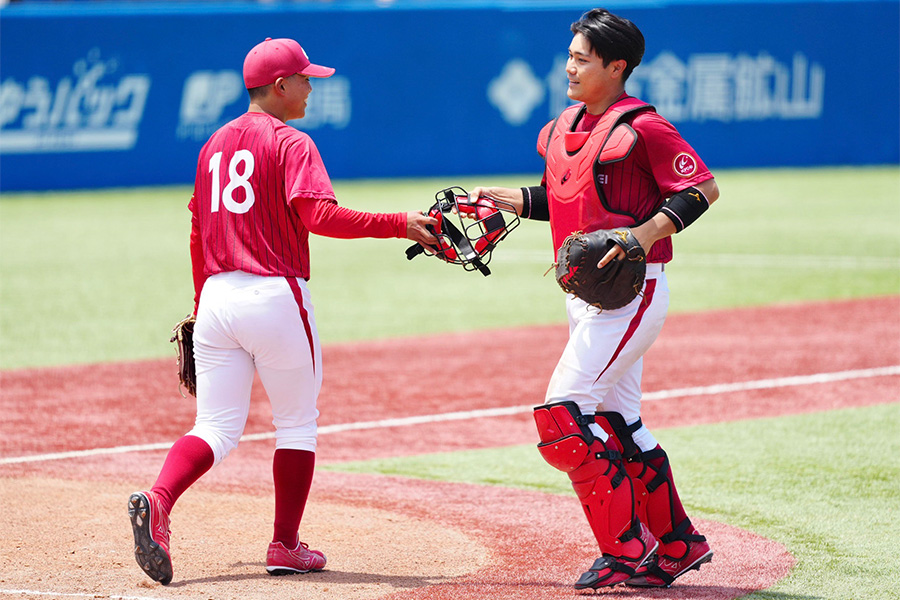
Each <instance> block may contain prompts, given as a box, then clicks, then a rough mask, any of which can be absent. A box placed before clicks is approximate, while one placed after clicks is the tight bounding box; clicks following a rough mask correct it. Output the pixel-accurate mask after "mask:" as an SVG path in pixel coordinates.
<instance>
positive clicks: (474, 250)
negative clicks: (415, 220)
mask: <svg viewBox="0 0 900 600" xmlns="http://www.w3.org/2000/svg"><path fill="white" fill-rule="evenodd" d="M435 200H436V201H435V203H434V204H433V205H432V207H431V208H430V209H429V210H428V216H429V217H433V218H435V219H437V222H438V224H437V227H436V228H435V227H432V226H430V225H429V226H428V230H429V231H430V232H431V233H433V234H434V236H435V237H436V238H437V243H436V244H429V247H428V249H425V248H423V247H422V246H420V245H419V244H416V245H414V246H410V247H409V248H408V249H407V250H406V258H407V259H409V260H412V259H413V258H415V257H416V256H418V255H419V254H422V253H426V254H430V255H433V256H437V257H438V258H440V259H441V260H443V261H446V262H448V263H452V264H455V265H462V266H463V268H464V269H465V270H466V271H474V270H475V269H478V270H479V271H481V273H482V274H483V275H484V276H485V277H487V276H488V275H490V274H491V270H490V269H488V267H487V264H488V263H489V262H490V260H491V252H492V251H493V250H494V248H495V247H496V246H497V244H498V243H500V240H502V239H503V238H505V237H506V236H507V234H508V233H509V232H510V231H512V230H513V229H515V228H516V226H518V224H519V215H517V214H516V209H515V208H514V207H513V205H512V204H510V203H508V202H503V201H502V200H496V199H494V198H490V197H488V196H480V197H479V198H478V199H477V200H475V201H470V200H469V194H468V193H467V192H466V190H464V189H462V188H461V187H450V188H447V189H444V190H441V191H439V192H438V193H437V194H435ZM504 215H506V216H504ZM454 217H455V218H454ZM472 219H474V221H471V220H472ZM454 220H456V221H458V222H459V227H457V226H456V225H455V224H454V223H453V221H454ZM465 220H469V221H470V222H469V223H468V224H466V222H465Z"/></svg>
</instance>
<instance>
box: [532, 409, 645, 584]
mask: <svg viewBox="0 0 900 600" xmlns="http://www.w3.org/2000/svg"><path fill="white" fill-rule="evenodd" d="M534 419H535V423H536V424H537V428H538V434H539V435H540V439H541V443H540V444H538V451H539V452H540V453H541V456H543V457H544V460H546V461H547V462H548V463H549V464H550V465H551V466H553V467H555V468H557V469H559V470H561V471H564V472H566V473H568V475H569V479H571V481H572V487H573V488H574V489H575V493H576V494H577V495H578V499H579V500H580V501H581V505H582V508H583V509H584V514H585V516H586V517H587V520H588V523H589V524H590V526H591V531H592V532H593V533H594V537H595V538H596V539H597V544H598V545H599V547H600V550H601V552H602V553H603V555H604V558H601V559H598V562H600V563H603V564H601V565H598V564H597V563H595V565H594V567H596V568H594V567H592V569H591V570H590V571H588V572H587V573H585V574H584V575H582V578H581V579H579V582H578V583H577V584H576V587H579V588H587V587H591V588H595V587H601V586H609V585H615V584H616V583H619V582H621V581H624V580H626V579H628V577H629V576H630V575H632V574H633V573H634V569H636V568H637V567H638V566H640V565H641V564H642V563H643V562H644V561H645V560H646V558H647V556H648V555H649V554H650V553H651V552H652V551H653V549H654V548H655V546H656V541H655V540H654V539H653V536H652V535H651V534H650V532H649V530H648V529H647V528H646V526H644V525H642V524H641V523H640V522H639V521H638V520H637V519H636V518H635V513H634V493H633V490H632V485H631V480H630V479H629V477H628V474H627V472H626V471H625V466H624V463H623V460H622V453H621V448H620V447H619V446H618V444H617V442H616V441H615V438H610V439H609V440H607V442H606V443H604V442H603V441H602V440H601V439H599V438H597V437H595V436H594V434H593V433H592V432H591V430H590V429H589V428H588V425H589V424H590V423H592V422H594V416H593V415H589V416H585V415H582V414H581V411H580V410H579V408H578V405H577V404H575V403H574V402H568V401H566V402H559V403H554V404H547V405H544V406H539V407H537V408H535V410H534ZM650 546H653V548H650ZM583 580H584V581H583Z"/></svg>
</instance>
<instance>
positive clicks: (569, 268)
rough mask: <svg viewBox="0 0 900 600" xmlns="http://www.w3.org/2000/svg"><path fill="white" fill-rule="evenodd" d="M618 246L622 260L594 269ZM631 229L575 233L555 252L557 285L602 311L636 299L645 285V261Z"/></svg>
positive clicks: (624, 304) (642, 251)
mask: <svg viewBox="0 0 900 600" xmlns="http://www.w3.org/2000/svg"><path fill="white" fill-rule="evenodd" d="M615 245H618V246H620V247H621V248H622V249H623V250H624V251H625V258H623V259H619V260H613V261H610V262H609V263H608V264H607V265H606V266H605V267H603V268H602V269H598V268H597V263H599V262H600V259H601V258H603V257H604V256H606V253H607V252H609V251H610V249H612V248H613V246H615ZM646 258H647V257H646V256H645V255H644V249H643V248H641V245H640V243H639V242H638V241H637V238H635V237H634V234H633V233H632V232H631V229H629V228H627V227H621V228H619V229H601V230H599V231H594V232H591V233H582V232H580V231H576V232H575V233H573V234H572V235H570V236H569V237H567V238H566V239H565V241H563V243H562V245H561V246H560V247H559V250H558V251H557V253H556V282H557V283H558V284H559V287H561V288H562V289H563V291H564V292H566V293H569V294H575V295H576V296H578V297H579V298H581V299H582V300H584V301H585V302H587V303H588V304H591V305H593V306H596V307H597V308H599V309H601V310H614V309H616V308H622V307H623V306H626V305H627V304H628V303H629V302H631V301H632V300H634V299H635V297H637V295H638V294H640V292H641V287H642V286H643V285H644V276H645V275H646V273H647V260H646Z"/></svg>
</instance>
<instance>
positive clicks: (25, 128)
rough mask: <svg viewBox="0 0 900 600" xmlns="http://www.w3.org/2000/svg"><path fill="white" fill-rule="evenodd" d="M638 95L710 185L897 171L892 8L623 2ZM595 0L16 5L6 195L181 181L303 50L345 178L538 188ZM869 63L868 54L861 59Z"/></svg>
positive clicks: (5, 141)
mask: <svg viewBox="0 0 900 600" xmlns="http://www.w3.org/2000/svg"><path fill="white" fill-rule="evenodd" d="M608 5H609V8H610V9H611V10H613V11H614V12H616V13H617V14H620V15H622V16H625V17H627V18H629V19H631V20H632V21H634V22H635V23H636V24H637V25H638V26H639V27H640V28H641V30H642V31H643V33H644V36H645V38H646V41H647V44H646V52H645V55H644V59H643V62H642V64H641V65H640V66H639V67H638V68H637V69H636V70H635V71H634V73H633V75H632V77H631V79H629V81H628V84H627V86H626V89H627V91H628V92H629V93H630V94H632V95H635V96H638V97H641V98H642V99H644V100H646V101H648V102H650V103H651V104H653V105H654V106H655V107H656V108H657V110H658V111H659V112H660V113H662V114H663V115H664V116H665V117H667V118H668V119H669V120H670V121H672V123H673V124H674V125H675V126H676V127H677V128H678V129H679V131H681V132H682V133H683V134H684V136H685V137H686V139H688V141H690V142H691V143H692V145H694V147H695V148H696V149H697V150H698V152H700V154H701V156H703V158H704V160H705V161H706V163H707V164H708V165H709V166H710V168H712V169H716V168H730V167H779V166H785V167H791V166H819V165H865V164H896V163H898V162H900V116H898V113H900V111H898V106H900V44H898V39H900V34H898V30H900V3H898V2H896V1H895V0H894V1H890V0H887V1H848V2H838V1H826V2H822V1H820V2H702V1H698V2H669V3H657V2H653V3H648V2H619V3H608ZM583 10H584V5H583V3H577V4H576V3H566V2H518V3H517V2H505V3H498V2H487V1H485V2H482V3H472V2H459V3H430V4H428V3H422V2H410V3H404V2H403V1H402V0H398V1H397V2H393V3H378V2H371V3H365V4H362V3H355V2H351V3H347V4H340V3H337V2H335V3H284V4H278V3H275V4H268V3H260V4H257V3H222V4H219V3H211V2H208V3H190V2H184V3H152V2H136V3H128V4H125V3H116V2H97V3H94V2H70V3H46V4H44V3H38V4H27V3H26V4H12V5H8V6H6V7H5V8H3V9H0V30H2V35H0V190H2V191H14V190H44V189H74V188H96V187H117V186H134V185H158V184H182V183H190V182H192V181H193V178H194V173H195V169H196V157H197V154H198V151H199V149H200V147H201V146H202V144H203V143H204V142H205V141H206V139H207V138H208V136H209V135H210V134H211V133H212V132H213V131H215V129H216V128H218V127H219V126H221V125H222V124H224V123H225V122H227V121H228V120H230V119H233V118H235V117H237V116H238V115H240V114H241V113H242V112H244V111H245V110H246V108H247V104H248V96H247V92H246V90H245V89H244V87H243V82H242V77H241V67H242V63H243V59H244V56H245V55H246V53H247V51H248V50H249V49H250V48H252V47H253V46H254V45H255V44H257V43H258V42H260V41H262V40H263V39H265V38H266V37H273V38H274V37H292V38H294V39H297V40H298V41H299V42H300V43H301V44H302V45H303V47H304V48H305V49H306V51H307V52H308V54H309V56H310V58H311V60H312V61H313V62H316V63H318V64H324V65H327V66H332V67H335V68H336V69H337V72H336V74H335V75H334V76H333V77H331V78H329V79H320V80H313V92H312V95H311V96H310V100H309V107H308V110H307V117H306V118H304V119H302V120H300V121H297V122H292V124H293V125H295V126H296V127H298V128H299V129H302V130H304V131H307V132H308V133H309V134H310V135H311V136H312V138H313V140H314V141H315V142H316V144H317V145H318V147H319V150H320V151H321V154H322V156H323V158H324V160H325V164H326V166H327V167H328V169H329V174H330V175H331V176H332V177H333V178H368V177H407V176H450V175H462V174H495V173H497V174H499V173H532V172H533V173H540V172H541V170H542V163H541V160H540V158H539V157H538V155H537V153H536V150H535V144H536V138H537V134H538V131H539V130H540V128H541V127H542V126H543V125H544V124H545V123H546V122H547V121H548V120H550V119H552V118H553V117H555V116H556V114H558V113H559V111H561V110H562V109H563V108H564V107H565V106H567V105H568V103H569V100H568V98H567V97H566V86H567V80H566V74H565V62H566V52H567V48H568V44H569V42H570V40H571V33H570V31H569V26H570V25H571V23H572V22H573V21H575V20H577V18H578V17H579V16H580V14H581V12H582V11H583ZM863 46H865V51H863Z"/></svg>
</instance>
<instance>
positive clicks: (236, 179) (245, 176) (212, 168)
mask: <svg viewBox="0 0 900 600" xmlns="http://www.w3.org/2000/svg"><path fill="white" fill-rule="evenodd" d="M221 162H222V153H221V152H216V153H215V154H213V155H212V156H211V157H210V159H209V172H210V173H212V212H219V203H220V202H221V203H222V204H224V205H225V208H226V209H227V210H228V211H230V212H233V213H237V214H239V215H242V214H244V213H246V212H247V211H248V210H250V207H251V206H253V203H254V202H256V194H254V193H253V188H252V187H251V186H250V181H249V180H250V176H251V175H253V166H254V163H253V154H252V153H251V152H250V151H249V150H238V151H237V152H235V153H234V156H232V157H231V162H229V163H228V184H227V185H226V186H225V189H224V190H223V191H222V192H221V193H220V191H219V187H220V184H219V165H220V163H221ZM240 163H244V172H243V173H238V164H240ZM236 188H243V189H244V200H243V202H238V201H237V200H235V199H234V190H235V189H236Z"/></svg>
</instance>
